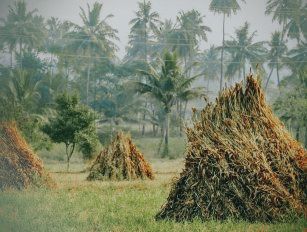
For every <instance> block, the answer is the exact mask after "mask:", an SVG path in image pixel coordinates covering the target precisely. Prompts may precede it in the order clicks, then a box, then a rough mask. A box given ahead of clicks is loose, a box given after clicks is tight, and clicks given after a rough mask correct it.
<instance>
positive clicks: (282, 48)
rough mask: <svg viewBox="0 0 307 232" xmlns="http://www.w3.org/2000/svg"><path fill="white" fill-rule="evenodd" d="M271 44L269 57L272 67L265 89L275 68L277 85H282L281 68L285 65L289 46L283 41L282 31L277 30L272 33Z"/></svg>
mask: <svg viewBox="0 0 307 232" xmlns="http://www.w3.org/2000/svg"><path fill="white" fill-rule="evenodd" d="M268 44H269V46H270V50H269V54H268V58H269V64H268V65H269V67H270V68H271V71H270V74H269V76H268V78H267V81H266V84H265V89H267V87H268V83H269V81H270V78H271V75H272V73H273V70H274V69H276V73H277V85H278V86H280V85H279V84H280V78H279V70H280V68H281V67H282V66H283V61H284V60H285V56H284V55H285V53H286V52H287V46H286V44H285V43H284V42H283V41H282V35H281V33H280V32H278V31H276V32H274V33H273V34H272V37H271V41H270V42H269V43H268Z"/></svg>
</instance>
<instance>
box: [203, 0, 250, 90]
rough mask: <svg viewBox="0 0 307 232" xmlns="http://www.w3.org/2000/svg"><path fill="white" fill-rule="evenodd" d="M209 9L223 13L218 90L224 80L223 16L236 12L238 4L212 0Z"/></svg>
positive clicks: (229, 0)
mask: <svg viewBox="0 0 307 232" xmlns="http://www.w3.org/2000/svg"><path fill="white" fill-rule="evenodd" d="M242 1H243V2H245V1H244V0H242ZM209 9H210V10H211V11H213V12H216V13H218V14H223V40H222V51H221V77H220V91H221V90H222V88H223V82H224V77H223V75H224V73H223V68H224V63H223V61H224V47H225V18H226V16H227V17H229V16H230V15H231V14H236V13H237V11H239V10H240V5H239V3H238V1H236V0H212V1H211V3H210V6H209Z"/></svg>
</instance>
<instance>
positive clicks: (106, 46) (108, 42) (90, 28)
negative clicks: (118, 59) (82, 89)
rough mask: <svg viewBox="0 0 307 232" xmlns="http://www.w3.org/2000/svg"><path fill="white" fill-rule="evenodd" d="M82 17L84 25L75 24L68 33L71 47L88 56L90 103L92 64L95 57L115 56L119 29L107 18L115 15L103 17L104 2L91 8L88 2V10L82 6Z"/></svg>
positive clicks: (87, 85) (87, 83)
mask: <svg viewBox="0 0 307 232" xmlns="http://www.w3.org/2000/svg"><path fill="white" fill-rule="evenodd" d="M80 9H81V13H80V17H81V19H82V22H83V25H82V26H79V25H77V24H73V23H72V24H73V26H74V30H73V31H72V32H70V33H68V34H67V37H68V39H71V41H72V43H71V48H72V49H74V48H75V49H77V51H79V52H80V51H81V52H82V53H83V56H84V57H86V60H87V61H88V62H87V81H86V103H87V104H88V103H89V84H90V75H91V66H92V65H93V62H94V61H95V57H96V58H97V57H99V58H101V57H103V58H105V59H113V58H115V51H116V50H117V49H118V48H117V46H116V44H115V42H114V41H116V40H118V37H117V35H116V34H117V30H116V29H114V28H112V27H111V26H110V25H109V24H108V22H107V20H108V19H110V18H112V17H113V15H112V14H109V15H107V16H106V17H105V18H104V19H101V10H102V4H100V3H98V2H95V3H94V5H93V7H92V8H91V7H90V5H89V4H87V12H86V11H85V10H84V9H83V8H81V7H80Z"/></svg>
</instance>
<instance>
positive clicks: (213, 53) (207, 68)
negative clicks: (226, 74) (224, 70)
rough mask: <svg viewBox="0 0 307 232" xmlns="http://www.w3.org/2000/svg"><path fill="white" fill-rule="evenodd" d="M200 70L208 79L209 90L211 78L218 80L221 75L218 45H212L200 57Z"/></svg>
mask: <svg viewBox="0 0 307 232" xmlns="http://www.w3.org/2000/svg"><path fill="white" fill-rule="evenodd" d="M198 63H199V66H198V69H197V70H198V71H200V72H201V73H202V75H203V76H204V79H205V80H206V81H207V90H209V82H210V81H211V80H217V79H218V76H219V70H220V66H219V58H218V50H217V49H216V47H214V46H211V47H210V48H209V49H207V50H205V51H204V52H203V53H201V54H199V57H198Z"/></svg>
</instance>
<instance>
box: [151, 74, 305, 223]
mask: <svg viewBox="0 0 307 232" xmlns="http://www.w3.org/2000/svg"><path fill="white" fill-rule="evenodd" d="M187 137H188V145H187V156H186V159H185V168H184V170H183V172H182V173H181V175H180V177H179V179H178V180H177V181H176V182H175V183H174V185H173V187H172V189H171V192H170V195H169V197H168V199H167V202H166V204H165V205H164V206H163V207H162V209H161V211H160V212H159V213H158V214H157V215H156V219H172V220H176V221H184V220H192V219H194V218H200V219H201V220H208V219H216V220H224V219H228V218H232V219H239V220H247V221H265V222H271V221H279V220H282V219H285V218H286V217H287V216H289V215H291V216H302V215H303V214H304V213H306V203H307V198H306V196H307V187H306V186H307V178H306V172H304V169H305V168H306V167H304V166H305V165H306V159H307V153H306V151H305V150H304V149H303V147H302V146H301V145H300V144H299V143H298V142H297V141H295V140H294V139H293V138H292V137H291V135H290V134H289V133H288V132H287V131H286V129H285V128H284V125H283V124H282V123H281V122H280V121H279V119H278V118H277V117H276V116H274V115H273V113H272V110H271V109H270V107H269V106H268V105H267V104H266V103H265V99H264V94H263V92H262V90H261V87H260V86H259V83H258V81H257V80H256V79H254V78H253V77H252V76H250V77H248V78H247V84H246V89H243V87H242V85H241V84H237V85H236V86H235V87H233V88H230V89H226V90H225V91H223V93H221V94H220V96H219V97H218V98H217V100H216V102H215V104H209V105H208V106H206V107H205V109H203V110H202V111H201V112H197V113H195V115H194V123H193V128H188V129H187ZM305 170H306V169H305Z"/></svg>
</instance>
